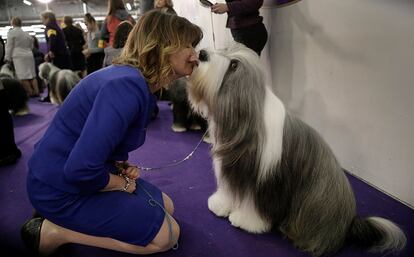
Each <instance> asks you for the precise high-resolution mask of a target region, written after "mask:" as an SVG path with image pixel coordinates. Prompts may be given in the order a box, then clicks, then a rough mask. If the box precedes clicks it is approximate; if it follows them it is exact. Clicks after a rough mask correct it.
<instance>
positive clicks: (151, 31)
mask: <svg viewBox="0 0 414 257" xmlns="http://www.w3.org/2000/svg"><path fill="white" fill-rule="evenodd" d="M202 38H203V32H202V31H201V29H200V28H199V27H198V26H197V25H194V24H192V23H191V22H189V21H188V20H187V19H185V18H183V17H180V16H177V15H171V14H166V13H162V12H160V11H157V10H152V11H149V12H147V13H145V14H144V15H143V16H142V17H141V18H140V19H139V21H138V23H137V24H136V25H135V26H134V28H133V29H132V31H131V33H130V34H129V37H128V39H127V42H126V44H125V46H124V49H123V51H122V53H121V55H120V56H119V57H118V58H117V59H115V60H114V61H113V63H114V64H119V65H130V66H133V67H136V68H138V69H139V70H140V71H141V72H142V74H143V75H144V77H145V79H146V80H147V83H148V84H149V85H150V86H154V85H159V86H165V85H167V84H168V83H169V81H168V78H169V76H170V75H171V74H173V73H174V71H173V69H172V67H171V65H170V63H169V57H170V55H171V54H174V53H176V52H178V51H180V50H181V49H183V48H186V47H191V46H192V47H195V46H196V45H197V44H198V43H199V42H200V41H201V39H202Z"/></svg>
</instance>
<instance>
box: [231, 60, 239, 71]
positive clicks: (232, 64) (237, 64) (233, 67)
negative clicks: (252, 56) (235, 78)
mask: <svg viewBox="0 0 414 257" xmlns="http://www.w3.org/2000/svg"><path fill="white" fill-rule="evenodd" d="M237 66H239V61H237V60H231V62H230V69H232V70H235V69H237Z"/></svg>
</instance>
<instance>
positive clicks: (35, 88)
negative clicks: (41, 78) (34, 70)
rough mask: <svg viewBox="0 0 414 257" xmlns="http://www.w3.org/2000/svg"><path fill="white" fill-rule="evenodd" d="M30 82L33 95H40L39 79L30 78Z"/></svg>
mask: <svg viewBox="0 0 414 257" xmlns="http://www.w3.org/2000/svg"><path fill="white" fill-rule="evenodd" d="M30 84H31V86H32V95H33V96H38V95H39V85H38V84H37V79H36V78H34V79H32V80H30Z"/></svg>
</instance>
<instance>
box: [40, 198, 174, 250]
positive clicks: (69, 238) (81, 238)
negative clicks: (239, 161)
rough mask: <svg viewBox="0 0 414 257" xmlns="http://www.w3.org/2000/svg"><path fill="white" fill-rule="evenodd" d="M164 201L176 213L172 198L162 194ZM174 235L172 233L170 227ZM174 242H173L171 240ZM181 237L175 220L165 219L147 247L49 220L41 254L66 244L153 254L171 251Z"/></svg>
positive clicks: (41, 241) (41, 243)
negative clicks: (72, 228)
mask: <svg viewBox="0 0 414 257" xmlns="http://www.w3.org/2000/svg"><path fill="white" fill-rule="evenodd" d="M162 196H163V200H164V206H165V207H164V208H165V210H166V211H167V212H168V213H169V214H172V213H173V212H174V205H173V202H172V201H171V199H170V197H168V196H167V195H166V194H164V193H163V194H162ZM169 222H171V229H172V233H171V232H170V225H169ZM170 236H172V238H173V240H174V241H173V242H171V241H170V240H171V238H170ZM179 236H180V227H179V226H178V223H177V222H176V221H175V219H174V218H172V217H171V216H170V217H164V222H163V224H162V226H161V229H160V230H159V231H158V234H157V235H156V236H155V238H154V239H153V240H152V242H151V243H149V244H148V245H147V246H145V247H143V246H137V245H133V244H129V243H125V242H121V241H119V240H116V239H112V238H108V237H97V236H91V235H87V234H82V233H79V232H76V231H73V230H69V229H66V228H64V227H61V226H59V225H56V224H54V223H52V222H50V221H49V220H44V221H43V224H42V228H41V232H40V244H39V252H40V253H41V254H42V255H48V254H51V253H52V252H54V251H55V250H56V249H57V248H58V247H59V246H61V245H62V244H66V243H75V244H83V245H89V246H94V247H100V248H106V249H111V250H115V251H119V252H125V253H132V254H151V253H157V252H164V251H167V250H169V249H171V248H172V247H173V246H174V245H175V244H176V243H177V240H178V238H179Z"/></svg>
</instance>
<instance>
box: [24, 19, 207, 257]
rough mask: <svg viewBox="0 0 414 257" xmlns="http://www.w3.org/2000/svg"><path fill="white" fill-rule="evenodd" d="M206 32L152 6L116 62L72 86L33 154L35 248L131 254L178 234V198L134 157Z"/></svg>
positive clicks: (167, 245) (163, 245)
mask: <svg viewBox="0 0 414 257" xmlns="http://www.w3.org/2000/svg"><path fill="white" fill-rule="evenodd" d="M154 24H157V26H154ZM202 36H203V34H202V31H201V29H200V28H199V27H198V26H196V25H194V24H192V23H191V22H189V21H188V20H186V19H185V18H183V17H179V16H177V15H169V14H165V13H161V12H158V11H151V12H147V13H146V14H144V15H143V16H142V17H141V18H140V20H139V22H138V24H137V25H136V26H135V27H134V28H133V30H132V31H131V33H130V36H129V37H128V40H127V42H126V45H125V47H124V50H123V51H122V53H121V55H120V56H119V57H118V58H117V59H116V60H114V65H111V66H109V67H107V68H105V69H101V70H99V71H96V72H94V73H92V74H90V75H88V76H86V77H85V78H83V79H82V80H81V81H80V83H79V84H78V85H77V86H76V87H75V88H74V89H73V90H72V91H71V93H70V95H69V96H68V98H66V100H65V102H64V103H63V104H62V105H61V107H60V108H59V110H58V112H57V113H56V115H55V116H54V118H53V120H52V122H51V124H50V126H49V127H48V129H47V130H46V132H45V134H44V136H43V137H42V138H41V139H40V141H39V142H38V143H37V144H36V146H35V149H34V152H33V155H32V156H31V158H30V160H29V162H28V167H29V171H28V175H27V183H26V186H27V193H28V197H29V199H30V201H31V203H32V205H33V207H34V208H35V210H36V212H37V216H38V217H35V218H32V219H30V220H29V221H27V222H26V223H25V224H24V225H23V226H22V228H21V236H22V240H23V242H24V243H25V245H26V246H27V248H28V249H29V250H31V255H33V256H45V255H48V254H52V253H53V252H54V251H55V250H56V249H57V248H58V247H59V246H61V245H63V244H65V243H77V244H83V245H88V246H94V247H102V248H107V249H112V250H115V251H120V252H125V253H131V254H151V253H156V252H163V251H167V250H169V249H171V248H172V247H173V246H174V245H175V244H176V243H177V241H178V238H179V235H180V227H179V225H178V223H177V221H176V220H175V219H174V218H173V217H172V213H173V211H174V205H173V202H172V200H171V199H170V198H169V197H168V196H167V195H166V194H165V193H163V192H162V191H161V190H160V189H159V188H157V187H156V186H154V185H152V184H150V183H149V182H146V181H145V180H144V179H142V178H140V173H139V169H138V168H137V166H135V165H133V164H131V163H129V162H128V161H127V160H128V153H129V152H131V151H134V150H135V149H137V148H138V147H140V146H141V145H142V144H143V143H144V141H145V135H146V127H147V125H148V123H149V121H150V116H151V113H152V110H153V108H154V106H155V101H154V98H153V97H152V94H151V92H154V91H156V90H157V89H159V88H160V87H163V86H166V85H168V84H169V83H170V82H171V81H172V80H175V79H178V78H180V77H184V76H187V75H190V74H191V73H192V72H193V69H194V67H196V66H197V65H198V54H197V52H196V51H195V49H194V48H195V47H196V45H197V44H198V43H199V42H200V40H201V38H202Z"/></svg>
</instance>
